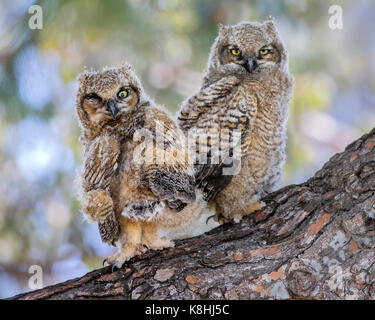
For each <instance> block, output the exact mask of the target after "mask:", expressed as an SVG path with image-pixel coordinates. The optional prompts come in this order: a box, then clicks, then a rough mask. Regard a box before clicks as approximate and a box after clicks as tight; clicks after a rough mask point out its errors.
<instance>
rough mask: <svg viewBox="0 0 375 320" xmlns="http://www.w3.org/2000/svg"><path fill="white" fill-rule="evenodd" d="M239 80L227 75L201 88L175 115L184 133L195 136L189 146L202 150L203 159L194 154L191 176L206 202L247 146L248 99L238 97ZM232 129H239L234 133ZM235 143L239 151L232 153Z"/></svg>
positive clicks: (227, 179)
mask: <svg viewBox="0 0 375 320" xmlns="http://www.w3.org/2000/svg"><path fill="white" fill-rule="evenodd" d="M240 82H241V80H240V79H238V78H237V77H234V76H230V77H226V78H222V79H220V80H219V81H217V82H215V83H213V84H211V85H210V86H208V87H205V88H203V89H202V90H201V91H200V92H198V93H197V94H195V95H194V96H192V97H190V98H189V99H188V100H187V101H186V102H185V103H184V105H183V107H182V109H181V111H180V114H179V117H178V120H179V125H180V127H181V128H182V129H183V130H184V132H185V134H186V135H188V136H191V134H192V136H194V134H195V135H196V136H197V137H198V139H196V140H193V142H194V143H193V146H194V147H195V149H196V150H200V152H199V154H200V156H202V153H203V155H204V157H203V160H204V161H201V160H202V159H200V158H199V157H198V160H199V161H196V164H195V171H196V172H195V179H196V185H197V187H198V188H199V189H201V190H202V192H203V197H204V199H205V200H206V201H210V200H212V199H213V198H215V196H216V195H217V194H218V193H219V192H220V191H221V190H223V189H224V188H225V187H226V186H227V185H228V184H229V183H230V181H231V180H232V177H233V174H232V173H233V172H235V171H236V168H238V166H239V163H240V162H239V160H240V157H241V154H243V153H244V150H245V149H246V148H247V144H248V141H247V139H246V137H247V136H248V132H249V126H250V116H249V112H248V110H249V108H248V105H247V104H248V100H249V99H245V100H246V101H243V100H244V99H242V98H241V97H243V94H244V92H241V90H242V89H241V87H240V86H239V84H240ZM246 94H248V93H246ZM250 100H251V99H250ZM191 129H194V130H195V133H194V132H192V130H191ZM236 129H237V130H239V131H237V132H235V131H234V130H236ZM236 133H239V135H238V134H237V135H236ZM202 134H205V135H206V137H207V139H206V142H204V144H205V145H206V146H207V147H206V149H204V148H203V149H202V140H200V141H199V139H200V138H201V137H202ZM206 137H205V138H206ZM203 140H204V139H203ZM189 142H190V140H189ZM238 146H240V147H241V149H240V154H238V152H236V150H237V148H236V147H238ZM198 148H199V149H198ZM202 151H203V152H202ZM217 154H219V156H217Z"/></svg>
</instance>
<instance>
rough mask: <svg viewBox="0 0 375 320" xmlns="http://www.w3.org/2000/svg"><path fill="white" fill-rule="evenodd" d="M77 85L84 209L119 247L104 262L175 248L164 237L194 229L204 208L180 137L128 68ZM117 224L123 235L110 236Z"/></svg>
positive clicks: (118, 262) (92, 74)
mask: <svg viewBox="0 0 375 320" xmlns="http://www.w3.org/2000/svg"><path fill="white" fill-rule="evenodd" d="M79 80H80V81H79V90H78V95H77V112H78V115H79V118H80V121H81V124H82V128H83V134H82V141H83V143H84V145H85V150H86V152H85V166H84V173H83V174H82V186H83V188H82V195H81V199H82V203H83V209H84V211H85V213H86V215H89V216H90V218H91V219H93V220H96V221H100V223H101V224H103V223H104V224H106V227H103V228H102V229H103V232H102V233H103V234H102V238H103V237H104V238H106V239H107V238H108V239H111V240H115V241H116V240H118V241H117V246H118V249H119V250H118V252H117V253H116V254H115V255H113V256H111V257H109V258H108V259H107V262H108V263H109V264H114V265H116V266H121V265H122V264H123V262H124V261H126V260H128V259H130V258H131V257H133V256H135V255H137V254H140V253H142V252H144V251H145V250H146V248H149V249H162V248H165V247H170V246H172V245H173V242H172V241H171V239H170V238H166V237H164V236H163V235H165V234H170V231H174V232H176V233H178V232H182V231H183V230H184V229H185V228H187V227H188V226H190V225H191V223H193V222H194V221H195V220H196V219H197V217H198V216H199V215H200V212H201V210H203V209H204V207H205V202H204V201H203V200H202V199H201V198H198V197H196V194H195V179H194V170H193V167H192V166H191V165H190V164H189V161H188V155H187V150H186V148H185V147H186V142H185V136H184V134H183V132H182V131H181V130H180V129H178V127H177V125H176V124H175V122H174V121H173V120H172V118H171V117H170V116H169V114H168V113H167V112H166V110H165V109H164V108H162V107H161V106H158V105H156V104H155V103H154V102H153V101H152V100H151V99H150V97H148V96H147V95H146V94H145V92H144V90H143V88H142V86H141V83H140V81H139V79H138V78H137V76H136V75H135V73H134V71H133V70H132V68H131V67H130V66H129V65H124V66H122V67H121V68H111V69H104V70H103V71H102V72H96V71H91V72H84V73H83V74H82V75H81V76H80V78H79ZM112 211H113V212H114V215H112V214H111V212H112ZM108 217H111V218H110V219H109V218H108ZM108 219H109V221H108ZM116 222H119V225H120V231H119V232H120V235H119V236H116V237H113V235H112V232H113V230H114V229H115V228H114V226H115V225H116ZM107 233H108V234H107ZM172 234H173V232H172Z"/></svg>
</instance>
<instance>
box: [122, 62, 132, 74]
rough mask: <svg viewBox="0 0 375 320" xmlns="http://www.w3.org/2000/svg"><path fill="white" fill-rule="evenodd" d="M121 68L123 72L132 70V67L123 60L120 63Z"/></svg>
mask: <svg viewBox="0 0 375 320" xmlns="http://www.w3.org/2000/svg"><path fill="white" fill-rule="evenodd" d="M121 70H122V71H123V72H125V73H127V72H134V69H133V67H132V66H131V65H130V64H129V63H127V62H123V63H122V64H121Z"/></svg>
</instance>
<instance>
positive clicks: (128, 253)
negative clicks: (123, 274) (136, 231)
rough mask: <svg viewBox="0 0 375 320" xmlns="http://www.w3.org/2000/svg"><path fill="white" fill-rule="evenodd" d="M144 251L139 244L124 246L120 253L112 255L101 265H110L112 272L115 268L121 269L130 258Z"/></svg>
mask: <svg viewBox="0 0 375 320" xmlns="http://www.w3.org/2000/svg"><path fill="white" fill-rule="evenodd" d="M146 251H147V249H146V248H145V247H144V246H142V245H141V244H139V245H136V246H130V245H125V246H124V247H123V248H122V249H121V251H120V252H117V253H115V254H113V255H112V256H110V257H108V258H107V259H104V261H103V265H111V266H112V271H113V270H114V269H116V268H117V269H121V267H122V266H123V264H124V263H125V262H126V261H129V260H130V259H131V258H133V257H135V256H138V255H141V254H142V253H144V252H146Z"/></svg>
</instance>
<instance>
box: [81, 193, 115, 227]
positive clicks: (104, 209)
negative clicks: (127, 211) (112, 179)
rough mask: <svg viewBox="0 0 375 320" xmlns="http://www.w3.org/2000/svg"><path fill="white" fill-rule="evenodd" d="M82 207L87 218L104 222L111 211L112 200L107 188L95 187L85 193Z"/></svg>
mask: <svg viewBox="0 0 375 320" xmlns="http://www.w3.org/2000/svg"><path fill="white" fill-rule="evenodd" d="M85 202H86V203H87V205H85V206H84V207H83V211H84V213H85V216H86V217H87V219H89V220H93V221H99V222H104V221H105V220H106V218H107V217H109V216H110V215H111V214H112V213H113V202H112V198H111V195H110V194H109V192H108V191H107V190H104V189H95V190H91V191H90V192H88V193H87V199H86V201H85Z"/></svg>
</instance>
